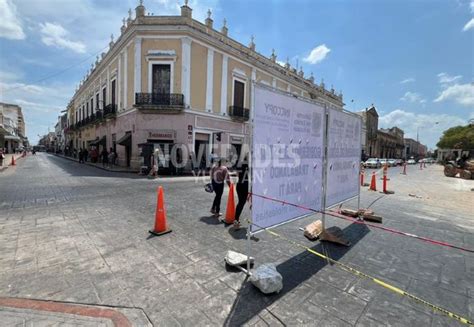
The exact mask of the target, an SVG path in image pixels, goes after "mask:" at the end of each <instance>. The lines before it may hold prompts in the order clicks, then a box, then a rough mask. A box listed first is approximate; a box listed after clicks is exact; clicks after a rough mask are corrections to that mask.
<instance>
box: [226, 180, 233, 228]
mask: <svg viewBox="0 0 474 327" xmlns="http://www.w3.org/2000/svg"><path fill="white" fill-rule="evenodd" d="M234 220H235V201H234V184H232V183H230V187H229V198H228V199H227V209H226V211H225V223H226V224H233V223H234Z"/></svg>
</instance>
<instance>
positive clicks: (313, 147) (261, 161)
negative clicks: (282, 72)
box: [251, 85, 324, 232]
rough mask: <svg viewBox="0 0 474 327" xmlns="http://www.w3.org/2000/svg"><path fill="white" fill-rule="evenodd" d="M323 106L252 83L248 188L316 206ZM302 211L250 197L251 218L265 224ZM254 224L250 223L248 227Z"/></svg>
mask: <svg viewBox="0 0 474 327" xmlns="http://www.w3.org/2000/svg"><path fill="white" fill-rule="evenodd" d="M323 118H324V108H322V107H320V106H318V105H316V104H312V103H308V102H305V101H301V100H298V99H296V98H294V97H291V96H286V95H282V94H279V93H276V92H273V91H270V90H267V89H265V88H262V87H259V86H258V85H256V86H255V103H254V121H253V157H252V192H253V193H254V194H257V195H264V196H268V197H270V198H275V199H279V200H283V201H287V202H289V203H294V204H299V205H302V206H308V207H311V208H314V209H316V210H320V209H321V190H322V180H321V179H322V168H323V167H322V155H323V136H324V133H323V132H324V131H323V127H324V121H323ZM306 214H308V212H307V211H306V210H304V209H300V208H296V207H294V206H285V205H282V204H281V203H277V202H274V201H269V200H266V199H262V198H260V197H253V198H252V220H253V222H254V223H255V224H256V225H258V226H259V227H264V228H266V227H271V226H274V225H277V224H280V223H283V222H286V221H288V220H292V219H295V218H298V217H302V216H304V215H306ZM258 229H259V228H258V227H256V226H255V225H253V226H251V231H252V232H256V231H257V230H258Z"/></svg>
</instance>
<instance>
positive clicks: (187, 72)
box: [181, 37, 191, 107]
mask: <svg viewBox="0 0 474 327" xmlns="http://www.w3.org/2000/svg"><path fill="white" fill-rule="evenodd" d="M181 47H182V49H181V50H182V55H181V57H182V59H181V60H182V62H181V92H182V93H183V95H184V103H185V105H186V107H189V105H190V104H191V39H190V38H189V37H184V38H182V39H181Z"/></svg>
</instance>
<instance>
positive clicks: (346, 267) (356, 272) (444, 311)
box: [257, 226, 473, 325]
mask: <svg viewBox="0 0 474 327" xmlns="http://www.w3.org/2000/svg"><path fill="white" fill-rule="evenodd" d="M257 227H259V228H260V229H264V230H265V231H266V232H267V233H269V234H270V235H273V236H275V237H277V238H280V239H282V240H285V241H287V242H288V243H290V244H292V245H293V246H295V247H298V248H302V249H304V250H306V251H308V252H309V253H311V254H314V255H315V256H317V257H319V258H321V259H324V260H326V261H328V262H330V263H331V264H334V265H336V266H338V267H340V268H341V269H343V270H345V271H347V272H349V273H352V274H354V275H356V276H358V277H363V278H366V279H368V280H370V281H372V282H374V283H376V284H377V285H380V286H382V287H383V288H385V289H387V290H389V291H392V292H394V293H397V294H399V295H401V296H406V297H408V298H409V299H411V300H414V301H416V302H418V303H421V304H423V305H425V306H427V307H429V308H431V309H433V310H435V311H438V312H440V313H442V314H444V315H446V316H448V317H450V318H453V319H455V320H457V321H459V322H461V323H463V324H466V325H472V324H473V322H472V321H470V320H469V319H467V318H464V317H463V316H461V315H458V314H456V313H453V312H451V311H449V310H447V309H445V308H442V307H440V306H437V305H435V304H432V303H431V302H428V301H426V300H425V299H422V298H420V297H418V296H416V295H413V294H411V293H408V292H406V291H404V290H402V289H401V288H398V287H396V286H393V285H391V284H389V283H387V282H384V281H383V280H381V279H378V278H375V277H372V276H371V275H369V274H366V273H364V272H362V271H360V270H357V269H355V268H352V267H351V266H349V265H347V264H345V263H342V262H340V261H337V260H334V259H332V258H331V257H329V256H327V255H324V254H322V253H320V252H318V251H315V250H313V249H311V248H309V247H307V246H305V245H303V244H300V243H298V242H295V241H293V240H291V239H289V238H287V237H285V236H283V235H280V234H278V233H276V232H274V231H272V230H269V229H267V228H262V227H260V226H257Z"/></svg>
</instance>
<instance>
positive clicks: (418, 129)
mask: <svg viewBox="0 0 474 327" xmlns="http://www.w3.org/2000/svg"><path fill="white" fill-rule="evenodd" d="M438 124H439V121H437V122H435V125H438ZM424 127H425V126H423V127H422V128H424ZM419 131H420V126H418V127H417V128H416V141H417V142H418V143H420V138H419Z"/></svg>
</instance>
